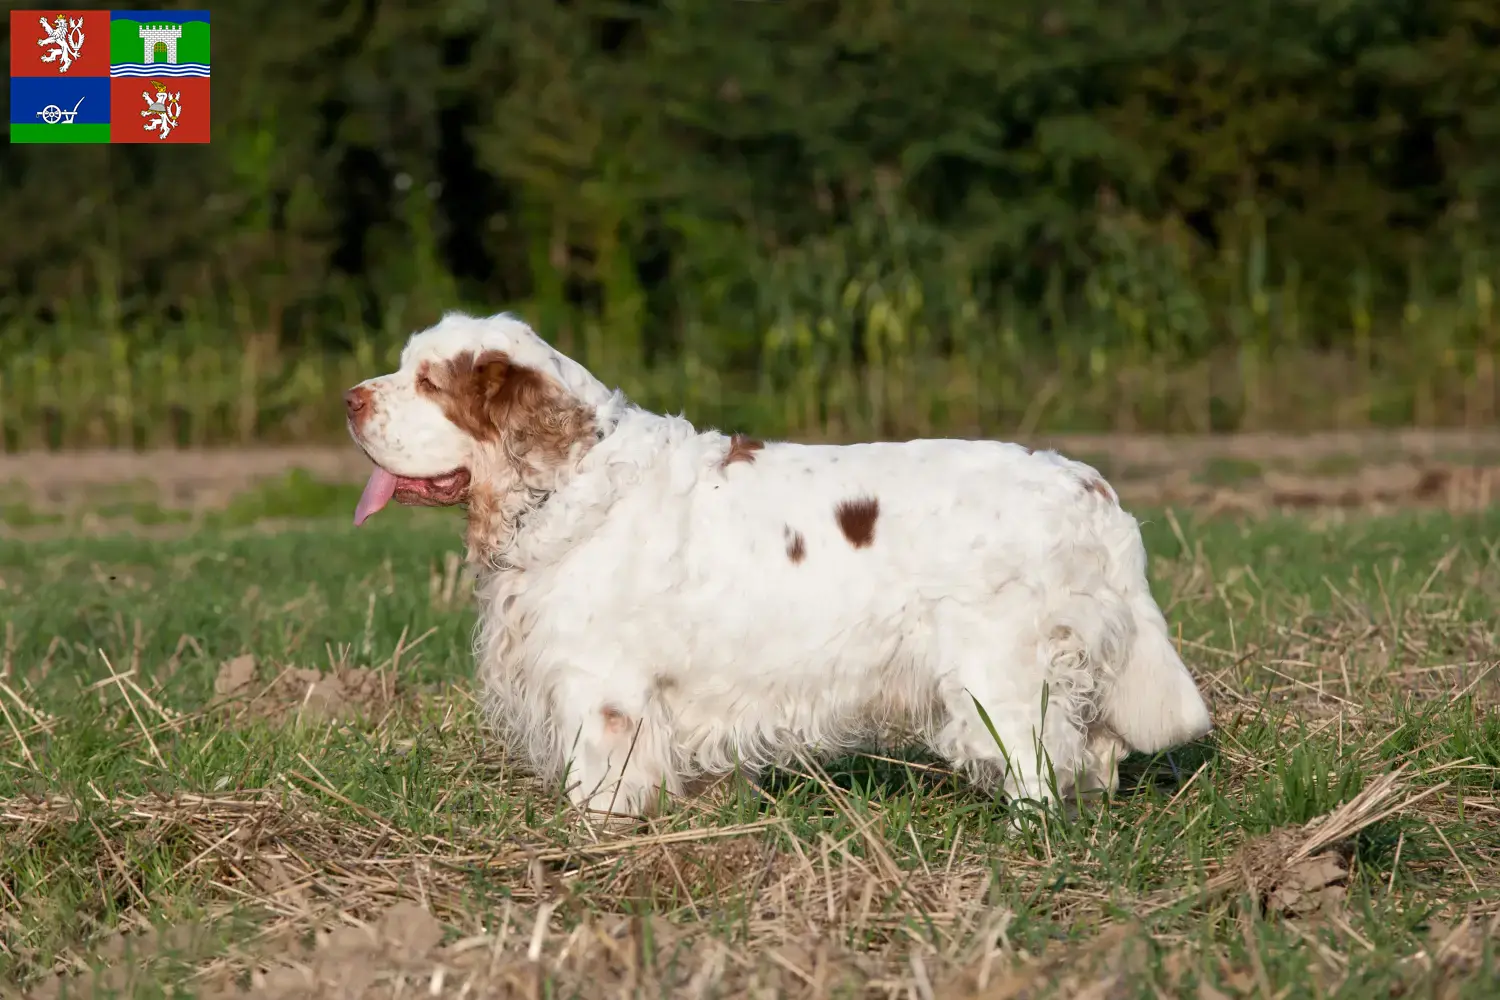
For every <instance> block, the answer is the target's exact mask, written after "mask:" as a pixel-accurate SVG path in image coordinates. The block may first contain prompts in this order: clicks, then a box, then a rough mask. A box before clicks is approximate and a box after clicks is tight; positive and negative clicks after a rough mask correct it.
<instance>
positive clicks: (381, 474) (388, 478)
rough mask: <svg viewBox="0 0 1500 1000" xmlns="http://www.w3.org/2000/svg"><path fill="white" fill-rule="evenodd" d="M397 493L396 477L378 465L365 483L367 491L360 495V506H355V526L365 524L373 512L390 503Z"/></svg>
mask: <svg viewBox="0 0 1500 1000" xmlns="http://www.w3.org/2000/svg"><path fill="white" fill-rule="evenodd" d="M395 495H396V477H395V476H393V475H391V474H390V473H389V472H386V471H385V470H384V469H381V468H378V467H377V468H376V469H375V471H374V472H372V473H370V481H369V482H368V483H365V491H364V492H363V493H362V494H360V497H359V506H357V507H355V508H354V526H355V527H356V528H357V527H359V526H360V525H361V524H364V523H365V521H366V520H367V519H368V518H369V516H370V515H371V514H373V513H375V512H376V511H377V510H379V509H380V508H382V507H384V506H385V505H386V504H388V503H390V502H391V497H393V496H395Z"/></svg>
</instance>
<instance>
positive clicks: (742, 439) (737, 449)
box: [719, 434, 766, 469]
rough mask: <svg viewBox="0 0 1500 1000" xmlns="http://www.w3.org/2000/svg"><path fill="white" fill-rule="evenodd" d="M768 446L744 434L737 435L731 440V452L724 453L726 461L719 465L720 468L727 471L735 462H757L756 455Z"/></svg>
mask: <svg viewBox="0 0 1500 1000" xmlns="http://www.w3.org/2000/svg"><path fill="white" fill-rule="evenodd" d="M765 446H766V443H765V442H764V441H757V440H756V439H755V438H752V437H746V436H745V435H743V434H735V435H732V436H731V437H730V438H729V450H728V451H727V452H725V453H724V461H722V462H720V463H719V468H721V469H727V468H729V467H730V466H731V465H733V464H734V463H735V462H750V463H752V464H753V463H754V462H755V453H756V452H757V451H760V450H761V449H762V448H764V447H765Z"/></svg>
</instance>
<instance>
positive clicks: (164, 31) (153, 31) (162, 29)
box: [141, 24, 182, 66]
mask: <svg viewBox="0 0 1500 1000" xmlns="http://www.w3.org/2000/svg"><path fill="white" fill-rule="evenodd" d="M181 37H182V25H180V24H143V25H141V38H142V40H143V41H145V43H146V56H145V59H144V60H143V61H144V62H145V63H146V65H148V66H149V65H151V64H152V63H155V62H156V43H157V42H161V43H162V44H163V45H165V46H166V47H167V60H166V61H167V64H168V65H171V66H176V65H177V40H178V39H180V38H181Z"/></svg>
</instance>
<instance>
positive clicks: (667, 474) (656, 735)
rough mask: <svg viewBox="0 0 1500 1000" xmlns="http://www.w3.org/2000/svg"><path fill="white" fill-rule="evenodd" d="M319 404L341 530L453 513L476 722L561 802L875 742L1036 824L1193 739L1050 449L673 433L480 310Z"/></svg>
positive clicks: (1124, 520) (1195, 703) (1166, 663)
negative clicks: (359, 481)
mask: <svg viewBox="0 0 1500 1000" xmlns="http://www.w3.org/2000/svg"><path fill="white" fill-rule="evenodd" d="M345 402H346V406H347V409H348V416H349V431H350V433H351V434H352V435H353V437H354V440H355V442H356V443H358V445H359V446H360V448H362V449H363V450H364V452H365V453H366V454H367V455H368V456H369V458H370V459H371V460H372V461H373V462H374V463H375V465H376V466H377V468H376V469H375V472H374V473H373V474H372V475H371V477H370V481H369V484H368V485H367V486H366V487H365V491H364V495H363V497H362V498H361V499H360V502H359V507H358V510H357V511H356V513H355V519H354V520H355V523H356V524H362V523H363V522H364V521H365V519H366V518H368V517H369V516H370V515H371V514H373V513H375V512H376V511H378V510H380V508H381V507H383V506H385V504H386V503H388V502H389V501H390V500H391V499H392V498H393V497H394V498H395V499H397V500H399V501H401V502H402V503H412V504H428V505H448V504H462V505H466V506H467V507H468V533H467V542H468V549H469V556H470V559H471V560H472V561H473V563H474V564H475V565H476V568H477V572H478V575H479V580H478V596H479V628H478V637H477V647H478V648H477V652H478V658H479V672H480V676H481V678H482V680H483V684H484V688H485V693H486V702H487V708H488V709H489V711H490V712H491V714H492V716H493V719H494V722H495V723H496V724H497V726H498V728H499V729H500V730H501V732H502V733H504V734H505V736H506V737H508V739H509V740H510V742H511V743H512V744H513V746H514V747H515V748H517V749H518V750H519V751H520V752H521V753H523V754H524V755H525V757H526V758H527V759H528V760H529V761H530V762H531V764H532V765H533V766H534V768H535V769H536V771H537V773H538V774H539V775H540V776H541V777H544V778H548V779H556V778H559V777H563V776H566V778H567V782H568V790H569V791H568V794H569V797H570V798H571V799H572V801H573V802H574V803H575V804H577V805H579V806H583V807H586V808H589V809H596V810H605V811H611V812H616V813H625V814H631V815H640V814H642V813H643V812H646V811H648V810H650V809H651V808H652V807H653V806H654V805H655V804H656V802H657V801H658V796H659V795H660V794H661V792H662V791H663V790H665V791H666V792H667V793H670V794H674V795H676V794H683V793H684V792H686V791H688V790H690V788H691V787H693V786H695V785H697V784H698V783H699V782H700V781H701V780H704V779H710V778H713V777H715V776H718V775H723V774H727V773H729V772H731V771H733V770H734V769H735V768H736V767H744V768H747V769H749V770H750V771H751V772H753V771H754V770H755V769H757V768H760V767H764V766H767V765H770V764H774V763H776V762H778V761H785V760H787V759H788V758H791V757H793V756H794V755H795V754H797V753H798V752H801V751H808V752H812V753H816V754H820V755H827V754H830V753H837V752H840V751H847V750H850V749H854V748H857V747H859V746H862V745H867V744H868V742H869V741H870V740H872V739H876V738H879V737H880V736H882V735H888V734H892V733H895V732H898V731H901V730H905V731H910V732H914V733H915V734H916V735H917V736H918V738H920V739H921V740H922V742H924V743H925V744H926V745H927V746H928V747H930V748H931V749H932V750H933V751H934V752H936V753H937V754H940V755H941V756H942V757H943V758H944V759H946V760H947V761H948V762H950V763H951V764H952V765H953V766H954V767H956V768H958V769H960V770H962V771H963V772H964V773H965V774H967V775H968V776H969V778H970V779H971V780H973V781H975V782H976V783H978V784H979V785H980V786H981V787H984V788H988V789H993V788H996V787H1000V788H1003V790H1004V792H1005V793H1006V794H1007V795H1009V796H1012V797H1018V798H1031V799H1038V800H1047V799H1050V798H1051V797H1052V794H1053V793H1054V792H1055V793H1057V794H1059V795H1069V796H1071V795H1080V794H1083V793H1086V792H1091V791H1097V790H1100V789H1107V790H1113V789H1114V788H1115V786H1116V783H1117V780H1118V778H1117V772H1116V769H1115V762H1116V760H1117V758H1119V757H1121V756H1123V755H1124V753H1125V752H1126V751H1128V750H1139V751H1146V752H1155V751H1158V750H1162V749H1164V748H1167V747H1170V746H1173V745H1175V744H1178V743H1181V742H1185V741H1188V740H1192V739H1196V738H1198V737H1200V736H1202V735H1204V734H1205V733H1207V732H1208V731H1209V729H1210V727H1211V723H1210V720H1209V713H1208V709H1207V707H1206V706H1205V704H1204V702H1203V698H1202V697H1201V696H1200V694H1199V692H1198V689H1197V686H1196V685H1195V684H1194V682H1193V678H1192V676H1191V675H1190V674H1189V673H1188V671H1187V669H1186V668H1185V667H1184V666H1183V663H1182V661H1181V659H1179V658H1178V655H1177V653H1176V651H1175V650H1174V649H1173V647H1172V643H1171V641H1170V639H1169V635H1168V630H1167V625H1166V622H1165V620H1164V619H1163V617H1162V614H1161V611H1160V610H1159V609H1158V607H1157V605H1156V603H1155V601H1154V600H1153V599H1152V597H1151V592H1150V590H1149V589H1148V587H1147V583H1146V552H1145V549H1144V548H1143V546H1142V544H1141V536H1140V530H1139V528H1138V526H1137V524H1136V521H1135V519H1134V518H1133V517H1131V516H1130V515H1129V514H1127V513H1125V512H1124V511H1123V510H1121V509H1120V506H1119V503H1118V501H1117V499H1116V497H1115V494H1114V492H1113V490H1111V489H1110V487H1109V486H1108V485H1107V484H1106V483H1105V482H1104V480H1103V479H1102V478H1101V477H1100V476H1099V474H1098V473H1097V472H1095V471H1094V470H1093V469H1092V468H1090V467H1089V466H1087V465H1084V464H1082V463H1079V462H1073V461H1069V460H1068V459H1065V458H1063V457H1061V456H1059V455H1058V454H1056V453H1055V452H1032V451H1031V450H1030V449H1027V448H1024V447H1021V446H1020V445H1014V444H1001V443H997V442H992V441H957V440H931V441H912V442H910V443H906V444H859V445H849V446H845V447H835V446H810V445H799V444H785V443H762V442H760V441H755V440H752V439H749V438H745V437H740V436H734V437H730V436H727V435H724V434H720V433H718V432H715V431H700V430H698V429H696V428H695V427H693V425H692V424H690V423H688V421H686V420H684V419H682V418H680V417H669V416H659V415H657V414H654V413H648V412H646V411H645V410H642V409H640V408H639V407H637V406H634V405H632V404H631V403H629V402H627V401H626V399H625V398H624V396H623V395H622V394H621V393H619V392H618V391H613V392H612V391H610V390H609V389H607V388H605V387H604V385H602V384H601V383H600V382H599V381H598V380H597V379H595V378H594V377H593V376H592V375H590V374H589V373H588V372H587V371H586V370H585V369H584V368H583V367H582V366H580V365H579V364H577V363H576V362H574V361H572V360H570V359H568V358H566V357H564V356H563V355H562V354H560V353H558V352H557V351H555V350H553V349H552V347H550V346H549V345H548V344H547V343H546V342H545V341H543V340H542V339H541V338H540V337H538V336H537V335H536V334H535V333H533V332H532V330H531V329H530V328H529V327H528V326H526V324H524V323H522V322H520V321H519V320H516V319H513V318H511V317H509V316H505V315H500V316H494V317H490V318H488V319H481V318H477V317H471V316H465V315H458V314H449V315H447V316H445V317H444V318H443V320H442V321H441V322H440V323H438V324H437V325H436V326H434V327H432V328H431V329H429V330H426V331H423V332H421V333H418V334H416V335H414V336H413V337H412V338H411V340H410V342H409V343H408V344H407V346H406V349H405V350H404V351H403V352H402V355H401V367H400V370H399V371H397V372H395V373H393V374H390V375H383V376H381V377H379V378H373V379H370V380H368V381H365V382H362V383H360V384H359V385H357V386H355V387H354V388H353V389H351V390H349V392H348V393H347V394H346V396H345ZM979 706H983V709H984V710H983V711H982V712H981V711H980V710H979Z"/></svg>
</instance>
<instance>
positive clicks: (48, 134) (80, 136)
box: [10, 122, 109, 145]
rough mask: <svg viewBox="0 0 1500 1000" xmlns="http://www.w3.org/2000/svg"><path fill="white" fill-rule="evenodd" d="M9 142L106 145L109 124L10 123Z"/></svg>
mask: <svg viewBox="0 0 1500 1000" xmlns="http://www.w3.org/2000/svg"><path fill="white" fill-rule="evenodd" d="M10 141H11V142H29V143H39V144H43V145H47V144H53V143H62V144H77V143H85V144H87V143H107V142H109V122H102V123H100V122H93V123H89V122H73V123H72V124H69V125H63V124H61V123H58V124H55V125H48V124H47V123H46V122H25V123H17V122H11V125H10Z"/></svg>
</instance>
